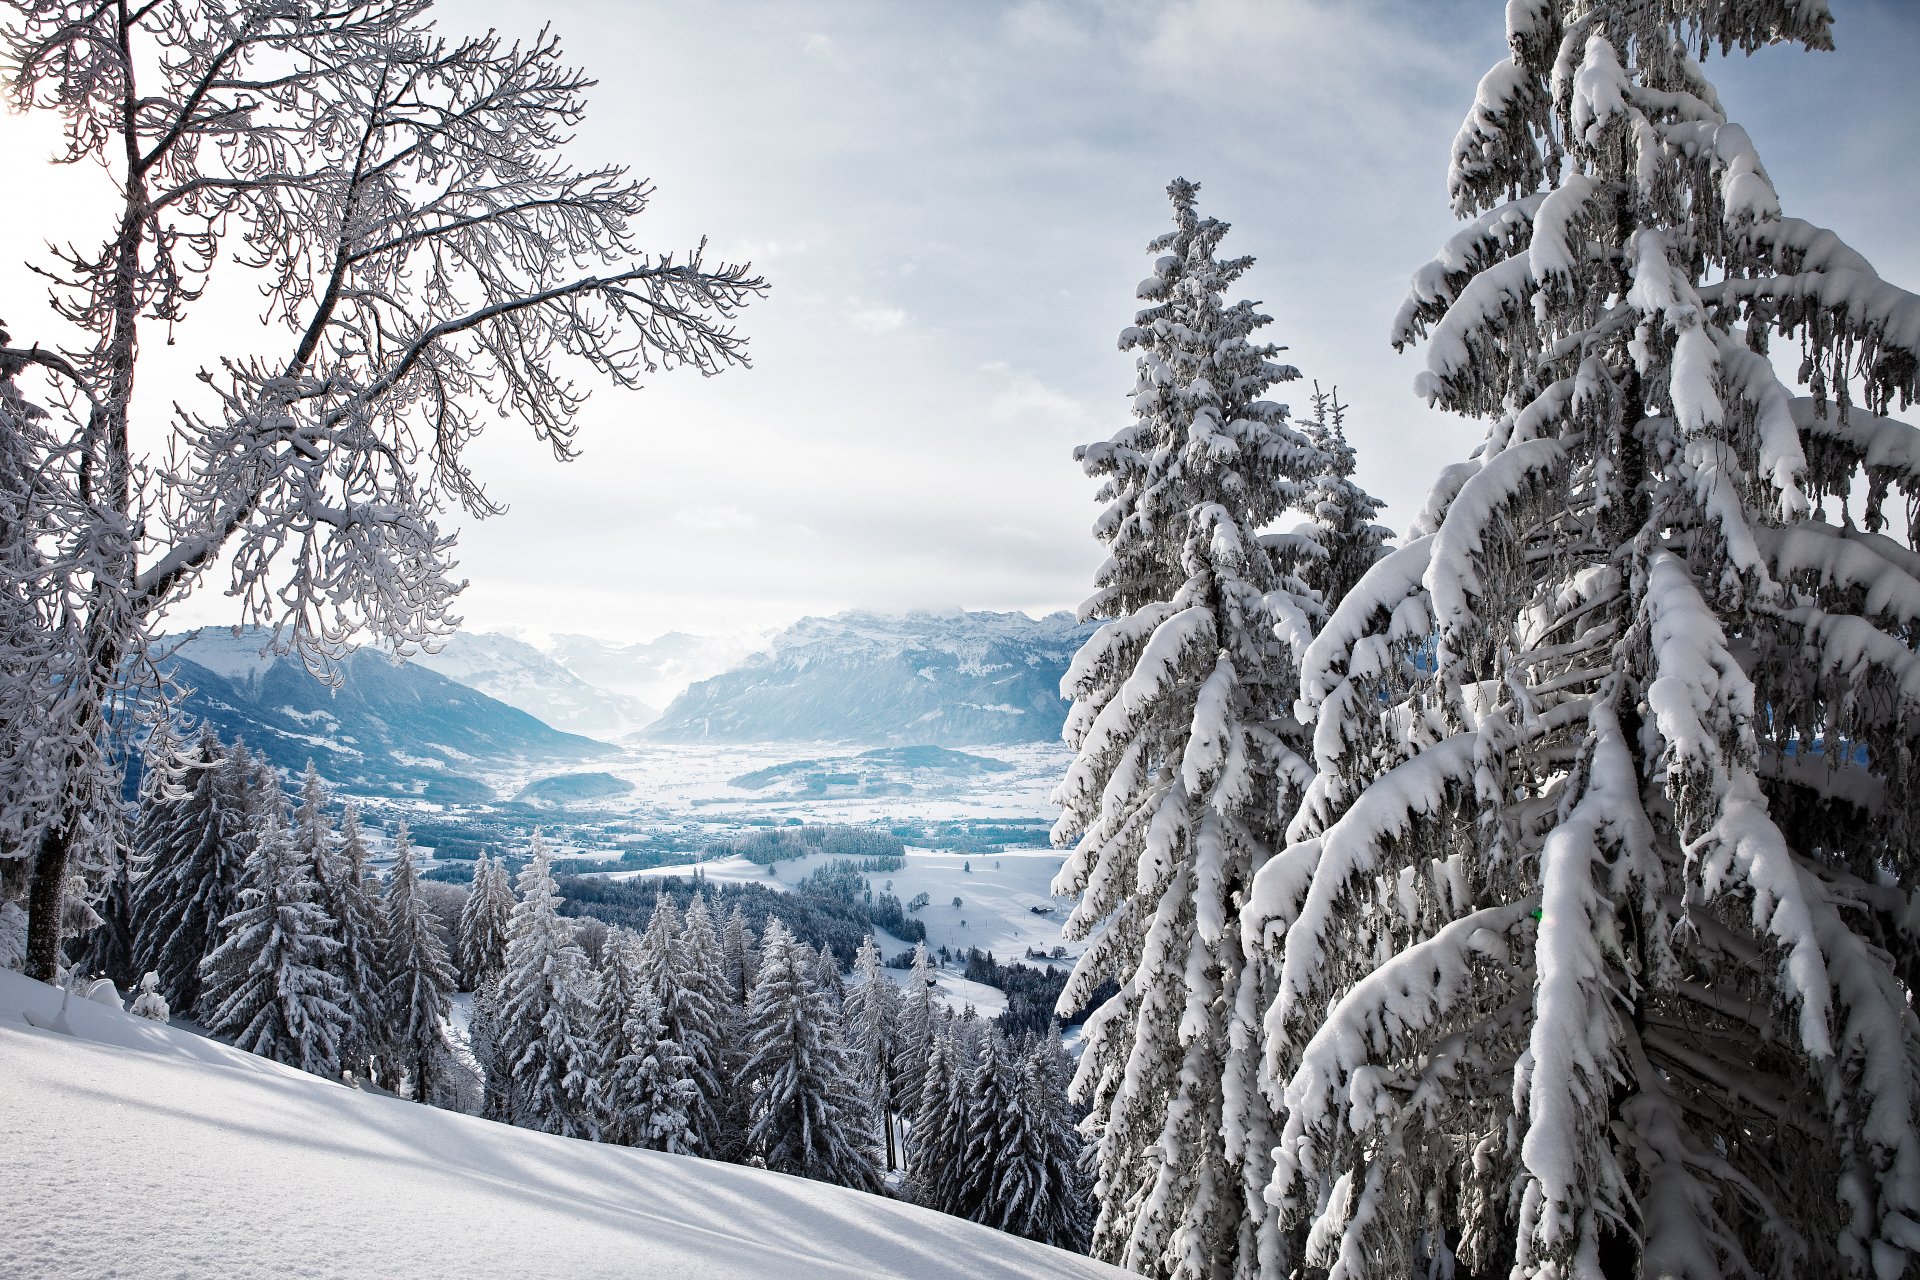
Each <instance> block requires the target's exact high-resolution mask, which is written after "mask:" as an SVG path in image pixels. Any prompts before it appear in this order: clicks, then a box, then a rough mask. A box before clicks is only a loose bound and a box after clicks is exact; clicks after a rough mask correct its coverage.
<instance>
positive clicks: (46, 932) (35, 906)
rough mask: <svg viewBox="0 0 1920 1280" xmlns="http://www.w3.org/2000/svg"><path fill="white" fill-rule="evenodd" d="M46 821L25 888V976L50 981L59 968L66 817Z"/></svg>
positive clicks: (66, 839) (67, 842)
mask: <svg viewBox="0 0 1920 1280" xmlns="http://www.w3.org/2000/svg"><path fill="white" fill-rule="evenodd" d="M68 816H69V815H63V817H62V820H61V821H60V822H58V823H49V824H48V826H47V829H46V832H45V834H43V835H42V836H41V837H40V852H39V853H38V854H37V855H36V856H35V857H34V860H33V880H32V882H31V884H30V886H29V887H28V890H27V976H28V977H29V978H36V979H38V980H39V981H41V982H52V981H54V980H55V978H56V977H58V975H59V970H60V907H61V899H62V897H63V896H64V892H65V889H66V883H67V850H68V848H69V847H70V845H71V844H72V841H71V840H70V839H69V838H68V832H67V818H68Z"/></svg>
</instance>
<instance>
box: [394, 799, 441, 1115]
mask: <svg viewBox="0 0 1920 1280" xmlns="http://www.w3.org/2000/svg"><path fill="white" fill-rule="evenodd" d="M381 908H382V909H381V924H382V926H383V928H382V933H383V934H384V938H383V941H384V942H385V945H386V951H385V953H384V954H383V956H382V957H381V966H380V967H381V972H382V974H383V975H384V986H383V991H382V1004H383V1006H384V1007H385V1009H386V1034H385V1035H384V1036H383V1037H382V1038H381V1039H382V1045H383V1049H384V1051H385V1053H386V1054H387V1056H388V1057H389V1058H390V1059H391V1060H392V1061H391V1070H390V1072H389V1075H390V1076H393V1077H397V1076H398V1075H399V1073H400V1072H405V1073H406V1075H407V1077H408V1079H409V1080H410V1081H411V1086H412V1090H413V1096H414V1098H415V1099H417V1100H418V1101H420V1102H430V1101H432V1099H433V1086H434V1084H435V1083H436V1081H437V1080H438V1078H439V1076H440V1075H441V1067H442V1064H443V1059H444V1058H445V1056H446V1054H447V1032H446V1021H447V1013H448V1009H449V1006H450V1001H449V1000H448V996H449V995H450V993H451V992H452V991H453V986H454V983H453V965H452V964H451V963H450V962H449V961H448V959H447V944H446V940H445V939H444V938H442V937H441V936H440V925H439V922H438V921H436V920H435V919H434V917H433V912H432V910H431V908H429V907H428V906H427V900H426V897H425V895H424V894H422V893H421V891H420V872H419V870H418V868H416V867H415V866H414V863H413V842H412V841H411V840H410V839H409V838H408V834H407V824H406V823H405V822H401V823H398V824H396V825H395V827H394V832H393V871H392V872H391V873H390V874H389V875H388V877H387V887H386V895H385V898H384V900H383V901H382V904H381ZM394 1083H395V1084H398V1080H397V1078H396V1079H395V1080H394Z"/></svg>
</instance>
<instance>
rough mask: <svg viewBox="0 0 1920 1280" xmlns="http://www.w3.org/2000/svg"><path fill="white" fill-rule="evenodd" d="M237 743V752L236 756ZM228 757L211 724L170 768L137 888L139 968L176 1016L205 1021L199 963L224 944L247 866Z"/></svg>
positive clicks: (146, 830) (144, 837)
mask: <svg viewBox="0 0 1920 1280" xmlns="http://www.w3.org/2000/svg"><path fill="white" fill-rule="evenodd" d="M238 749H239V748H238V746H237V744H236V747H235V750H238ZM228 759H229V753H228V751H227V750H226V749H224V748H222V746H221V745H220V739H219V736H218V735H217V734H215V733H214V731H213V727H212V726H211V725H206V726H203V727H202V729H201V731H200V741H199V743H198V744H197V745H196V746H195V747H194V748H193V749H192V750H191V751H188V752H183V753H180V754H179V755H176V756H175V757H174V758H173V760H172V761H170V762H169V764H168V765H167V766H166V767H167V769H168V770H169V772H170V775H171V777H170V780H169V782H168V783H167V785H166V787H165V789H164V791H161V792H156V793H155V794H154V796H153V798H152V799H151V800H150V801H149V803H148V805H147V807H146V810H145V812H144V813H143V814H142V816H141V820H140V823H139V826H138V829H137V839H138V844H137V856H138V858H139V861H140V863H141V865H142V866H143V867H144V868H145V870H144V872H143V873H142V875H141V877H140V879H139V881H138V883H137V884H136V885H135V888H134V895H133V916H134V952H135V963H136V964H137V965H138V966H139V968H140V969H141V970H142V972H145V971H148V970H151V971H152V972H153V973H155V974H156V975H158V978H159V983H160V994H161V996H162V997H163V998H164V999H165V1000H166V1002H167V1004H168V1005H169V1006H171V1008H172V1009H173V1012H174V1014H175V1015H176V1016H180V1017H189V1018H190V1017H195V1016H197V1015H199V1014H200V1013H201V1012H202V1010H201V1009H200V995H201V965H202V962H204V961H205V960H206V958H207V957H208V956H209V955H211V954H213V951H214V949H215V948H216V947H218V946H219V945H220V932H219V930H220V922H221V921H222V920H224V919H226V918H227V916H228V915H230V914H232V912H233V909H234V907H235V905H236V904H237V901H238V898H239V892H240V881H241V876H242V874H243V870H244V868H245V865H246V855H245V854H244V853H243V852H242V849H243V848H244V841H243V830H242V827H243V823H244V821H245V818H244V813H245V805H244V797H243V796H242V795H238V794H236V793H235V791H234V790H233V788H232V787H231V786H230V785H228V779H227V776H226V775H227V773H228V770H229V764H228Z"/></svg>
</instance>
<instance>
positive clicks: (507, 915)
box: [454, 853, 513, 991]
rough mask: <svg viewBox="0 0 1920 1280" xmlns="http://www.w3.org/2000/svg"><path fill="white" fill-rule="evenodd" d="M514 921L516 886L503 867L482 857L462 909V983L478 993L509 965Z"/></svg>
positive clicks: (459, 948) (457, 949) (458, 956)
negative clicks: (508, 947) (509, 947)
mask: <svg viewBox="0 0 1920 1280" xmlns="http://www.w3.org/2000/svg"><path fill="white" fill-rule="evenodd" d="M512 920H513V886H511V885H509V884H508V883H507V869H506V867H505V866H504V865H502V864H501V863H499V862H496V861H494V860H493V859H492V858H489V857H488V856H487V855H486V854H484V853H482V854H481V855H480V857H479V860H478V861H476V862H475V863H474V866H473V888H472V891H471V892H469V893H468V894H467V901H466V904H465V905H464V906H462V907H461V908H460V930H459V936H458V945H457V946H456V947H455V948H454V951H455V958H456V960H457V961H458V962H459V969H460V980H461V981H462V982H463V983H464V984H465V985H466V988H467V990H469V991H479V990H480V989H481V988H482V987H484V986H486V985H487V983H488V982H490V981H491V980H493V979H494V978H495V977H497V976H499V973H500V971H501V970H502V969H504V968H505V967H506V963H507V929H508V926H509V925H510V924H511V923H512Z"/></svg>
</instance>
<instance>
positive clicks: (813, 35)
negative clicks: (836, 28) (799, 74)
mask: <svg viewBox="0 0 1920 1280" xmlns="http://www.w3.org/2000/svg"><path fill="white" fill-rule="evenodd" d="M800 48H801V51H802V52H804V53H805V54H806V55H807V56H808V57H809V58H831V57H832V56H833V54H834V44H833V37H832V36H828V35H822V34H821V33H820V32H818V31H813V32H809V33H808V35H807V38H806V40H805V41H804V42H803V43H802V44H801V46H800Z"/></svg>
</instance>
